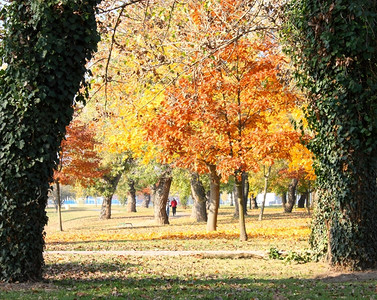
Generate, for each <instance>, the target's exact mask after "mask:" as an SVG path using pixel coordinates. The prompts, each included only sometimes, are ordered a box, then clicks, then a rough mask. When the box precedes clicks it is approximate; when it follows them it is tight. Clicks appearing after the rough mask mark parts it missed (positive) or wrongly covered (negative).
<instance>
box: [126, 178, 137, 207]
mask: <svg viewBox="0 0 377 300" xmlns="http://www.w3.org/2000/svg"><path fill="white" fill-rule="evenodd" d="M127 212H136V189H135V180H133V179H129V180H128V200H127Z"/></svg>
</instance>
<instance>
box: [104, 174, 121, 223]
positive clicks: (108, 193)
mask: <svg viewBox="0 0 377 300" xmlns="http://www.w3.org/2000/svg"><path fill="white" fill-rule="evenodd" d="M121 177H122V172H118V173H117V174H115V175H105V176H104V178H103V179H104V181H105V182H106V187H105V192H104V199H103V202H102V207H101V212H100V216H99V218H100V219H102V220H106V219H111V200H112V199H113V195H114V193H115V191H116V189H117V186H118V183H119V180H120V178H121Z"/></svg>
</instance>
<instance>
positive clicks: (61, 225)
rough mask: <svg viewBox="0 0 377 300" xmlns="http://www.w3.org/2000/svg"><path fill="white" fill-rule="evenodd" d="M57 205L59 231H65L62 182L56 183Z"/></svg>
mask: <svg viewBox="0 0 377 300" xmlns="http://www.w3.org/2000/svg"><path fill="white" fill-rule="evenodd" d="M56 203H57V205H58V218H59V230H60V231H63V221H62V198H61V192H60V182H59V181H58V180H57V181H56Z"/></svg>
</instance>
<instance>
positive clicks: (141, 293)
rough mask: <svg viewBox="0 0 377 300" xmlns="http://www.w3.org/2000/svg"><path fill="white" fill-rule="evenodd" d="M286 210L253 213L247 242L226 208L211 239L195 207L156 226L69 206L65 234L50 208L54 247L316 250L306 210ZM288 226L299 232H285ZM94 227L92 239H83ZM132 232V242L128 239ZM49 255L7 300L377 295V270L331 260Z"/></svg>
mask: <svg viewBox="0 0 377 300" xmlns="http://www.w3.org/2000/svg"><path fill="white" fill-rule="evenodd" d="M280 211H281V210H280V209H267V211H266V213H267V214H266V219H265V221H263V222H258V221H257V217H256V212H253V213H252V214H250V216H248V218H247V228H248V231H249V232H250V233H251V236H252V238H251V239H250V241H248V242H246V243H241V242H239V241H238V238H237V220H234V219H233V218H232V210H231V209H230V208H222V209H221V214H220V219H219V232H220V234H218V235H217V236H210V237H208V236H206V235H205V234H204V232H205V224H196V223H193V222H192V221H191V220H190V218H189V213H190V212H189V211H188V210H182V209H181V210H180V211H179V215H178V216H177V217H176V218H172V219H171V225H169V226H155V225H154V224H153V220H152V218H151V214H152V210H150V209H149V210H142V209H140V212H138V213H136V214H127V213H125V212H124V211H123V210H122V209H119V210H118V209H115V211H114V214H113V217H114V218H113V219H112V220H108V221H99V220H98V214H99V211H98V210H97V211H96V210H94V209H92V210H78V209H74V210H68V211H65V212H64V214H63V218H64V224H63V227H64V229H65V231H64V232H63V233H60V232H58V231H57V228H58V226H57V219H56V214H55V213H54V212H53V211H50V212H49V214H50V223H49V225H48V226H47V228H46V232H47V238H46V239H47V250H67V249H79V250H80V249H81V250H93V249H94V250H97V249H112V250H132V249H135V250H240V249H243V250H266V251H267V250H269V249H270V248H272V247H275V248H277V249H280V250H285V251H289V250H303V249H306V248H308V244H307V231H305V230H302V229H300V228H302V227H305V226H307V225H308V222H309V221H310V220H309V219H308V218H307V215H306V214H305V212H303V211H296V212H294V213H293V214H292V216H289V217H288V215H285V214H282V213H280ZM125 223H132V224H133V226H132V227H131V226H130V225H126V224H125ZM283 229H284V230H285V231H286V233H292V236H291V237H289V238H287V236H288V235H283V234H282V233H281V231H283ZM192 232H194V233H195V235H194V234H192ZM263 232H264V233H266V234H263ZM274 232H276V234H274ZM89 233H91V234H92V239H88V240H85V241H81V240H80V239H81V238H84V239H86V238H87V237H88V234H89ZM130 233H132V234H130ZM151 233H152V234H151ZM125 236H126V237H128V239H127V240H125V239H122V237H125ZM156 236H159V237H160V238H161V239H157V238H156ZM89 237H90V235H89ZM97 237H102V241H99V240H96V238H97ZM59 239H60V242H59ZM45 259H46V268H45V279H46V282H44V283H36V284H32V283H30V284H6V283H3V284H0V299H377V297H376V294H377V280H376V278H377V275H376V272H372V271H371V272H364V273H352V274H344V273H335V272H334V271H333V270H330V269H329V267H328V266H327V265H326V264H325V263H323V262H309V263H306V264H298V263H295V262H286V261H283V260H273V259H232V258H222V259H221V258H205V257H203V256H200V255H193V256H188V257H187V256H185V257H166V256H158V255H156V256H152V257H142V256H122V255H114V254H111V253H108V254H101V255H100V254H97V255H82V254H75V255H73V254H64V255H58V254H51V253H46V254H45ZM327 275H331V277H327Z"/></svg>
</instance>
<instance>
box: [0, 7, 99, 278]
mask: <svg viewBox="0 0 377 300" xmlns="http://www.w3.org/2000/svg"><path fill="white" fill-rule="evenodd" d="M98 2H99V0H43V1H42V0H18V1H11V2H10V4H9V5H8V6H7V7H6V9H3V10H2V12H1V14H2V19H3V20H4V36H3V40H2V44H1V47H0V48H1V49H0V51H1V55H2V58H3V65H2V68H1V71H0V136H1V138H0V252H1V253H0V280H6V281H26V280H38V279H40V278H41V274H42V267H43V264H44V262H43V256H42V253H43V249H44V226H45V224H46V223H47V217H46V213H45V207H46V203H47V193H48V189H49V185H50V182H51V180H52V175H53V170H54V168H55V166H56V164H57V153H58V150H59V147H60V142H61V140H62V138H63V136H64V134H65V127H66V125H68V124H69V122H70V121H71V118H72V114H73V109H72V104H73V101H74V99H75V96H76V95H77V93H78V91H79V90H80V87H81V86H82V84H83V78H84V75H85V73H86V71H87V70H86V67H85V65H86V62H87V61H88V60H89V59H90V58H91V55H92V53H93V51H94V50H95V49H96V45H97V42H98V39H99V37H98V34H97V30H96V20H95V7H96V4H97V3H98ZM84 96H85V95H84V94H81V95H79V96H76V97H77V98H76V100H79V99H78V98H83V97H84Z"/></svg>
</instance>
